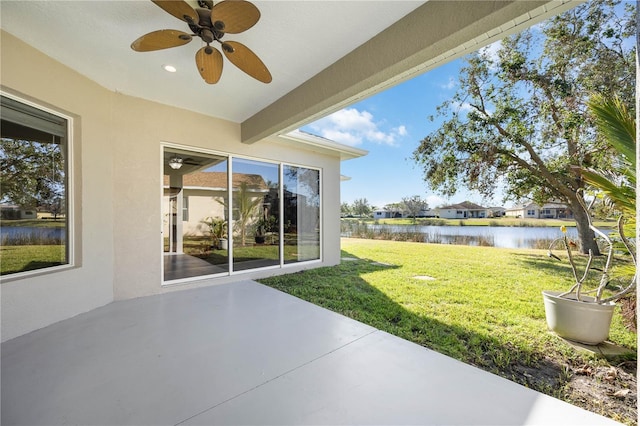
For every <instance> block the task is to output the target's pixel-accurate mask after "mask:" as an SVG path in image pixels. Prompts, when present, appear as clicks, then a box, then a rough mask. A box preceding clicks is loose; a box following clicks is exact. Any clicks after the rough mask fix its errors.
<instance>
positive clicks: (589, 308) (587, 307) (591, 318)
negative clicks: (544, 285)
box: [542, 291, 616, 345]
mask: <svg viewBox="0 0 640 426" xmlns="http://www.w3.org/2000/svg"><path fill="white" fill-rule="evenodd" d="M560 294H562V292H559V291H543V292H542V297H543V298H544V310H545V313H546V316H547V326H548V327H549V329H550V330H551V331H553V332H555V333H556V334H558V335H559V336H560V337H564V338H565V339H569V340H574V341H576V342H580V343H586V344H588V345H597V344H599V343H602V342H604V341H605V340H607V338H608V337H609V328H610V327H611V318H612V317H613V310H614V309H615V307H616V305H615V303H614V302H609V303H606V304H597V303H593V300H594V298H593V297H586V296H585V297H583V300H585V301H581V302H579V301H577V300H576V299H575V295H568V296H566V297H558V295H560Z"/></svg>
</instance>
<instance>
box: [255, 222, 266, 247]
mask: <svg viewBox="0 0 640 426" xmlns="http://www.w3.org/2000/svg"><path fill="white" fill-rule="evenodd" d="M254 239H255V241H256V244H264V242H265V239H266V238H265V220H264V218H260V219H258V221H257V222H256V223H255V235H254Z"/></svg>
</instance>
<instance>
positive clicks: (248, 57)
mask: <svg viewBox="0 0 640 426" xmlns="http://www.w3.org/2000/svg"><path fill="white" fill-rule="evenodd" d="M225 45H228V46H231V47H232V48H233V52H229V49H225ZM222 51H223V52H224V55H225V56H226V57H227V59H229V60H230V61H231V63H233V64H234V65H235V66H236V67H238V68H240V69H241V70H242V71H244V72H246V73H247V74H249V75H250V76H251V77H253V78H255V79H256V80H258V81H261V82H263V83H271V80H272V78H271V73H270V72H269V70H268V69H267V66H266V65H265V64H264V63H263V62H262V61H261V60H260V58H258V56H257V55H256V54H255V53H253V52H252V51H251V49H249V48H248V47H247V46H245V45H244V44H242V43H239V42H237V41H226V42H224V43H223V44H222Z"/></svg>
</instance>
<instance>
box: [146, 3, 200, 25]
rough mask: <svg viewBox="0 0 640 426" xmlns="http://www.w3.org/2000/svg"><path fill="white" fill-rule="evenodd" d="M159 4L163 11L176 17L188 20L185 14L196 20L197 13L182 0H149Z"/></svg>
mask: <svg viewBox="0 0 640 426" xmlns="http://www.w3.org/2000/svg"><path fill="white" fill-rule="evenodd" d="M151 1H152V2H154V3H155V4H157V5H158V6H160V7H161V8H162V9H163V10H164V11H165V12H167V13H170V14H172V15H173V16H175V17H176V18H178V19H182V20H183V21H185V22H189V21H188V20H187V19H186V18H185V16H188V17H190V18H191V19H192V20H193V21H195V22H198V14H197V13H196V11H195V10H193V8H192V7H191V6H189V5H188V4H187V3H186V2H184V1H183V0H151Z"/></svg>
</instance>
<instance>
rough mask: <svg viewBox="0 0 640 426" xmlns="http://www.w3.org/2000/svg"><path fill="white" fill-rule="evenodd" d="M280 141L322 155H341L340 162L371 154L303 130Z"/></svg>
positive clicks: (281, 138)
mask: <svg viewBox="0 0 640 426" xmlns="http://www.w3.org/2000/svg"><path fill="white" fill-rule="evenodd" d="M280 140H281V141H283V142H284V143H285V144H294V145H296V146H300V145H303V146H305V147H307V148H308V149H309V150H311V151H314V152H319V153H321V154H328V155H339V156H340V161H344V160H350V159H352V158H358V157H363V156H365V155H367V154H368V153H369V151H366V150H364V149H360V148H354V147H352V146H348V145H343V144H341V143H337V142H334V141H332V140H329V139H325V138H322V137H320V136H316V135H312V134H311V133H306V132H303V131H301V130H293V131H291V132H289V133H287V134H284V135H280Z"/></svg>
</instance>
